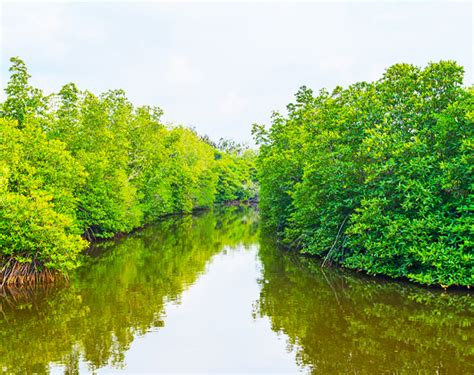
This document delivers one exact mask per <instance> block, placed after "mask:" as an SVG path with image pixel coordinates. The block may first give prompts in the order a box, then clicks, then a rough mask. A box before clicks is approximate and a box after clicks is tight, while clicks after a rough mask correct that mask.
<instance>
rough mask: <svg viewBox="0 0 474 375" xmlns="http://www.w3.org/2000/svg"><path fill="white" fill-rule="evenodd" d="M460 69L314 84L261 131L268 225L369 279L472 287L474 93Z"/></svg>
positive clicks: (398, 69)
mask: <svg viewBox="0 0 474 375" xmlns="http://www.w3.org/2000/svg"><path fill="white" fill-rule="evenodd" d="M462 82H463V68H462V67H460V66H458V65H456V64H455V63H454V62H450V61H442V62H439V63H431V64H429V65H428V66H427V67H426V68H424V69H421V68H418V67H416V66H412V65H408V64H398V65H394V66H392V67H390V68H389V69H387V70H386V72H385V74H384V75H383V77H382V78H381V79H379V80H378V81H376V82H371V83H367V82H360V83H357V84H354V85H351V86H349V87H347V88H342V87H337V88H335V89H334V90H333V91H332V92H328V91H326V90H321V91H320V92H319V93H317V94H316V95H315V94H314V93H313V92H312V91H311V90H309V89H308V88H306V87H302V88H301V89H300V90H299V91H298V93H297V94H296V101H295V103H291V104H289V105H288V107H287V108H288V114H287V115H286V116H284V115H281V114H279V113H275V114H274V115H273V117H272V125H271V127H270V129H269V130H266V129H265V128H264V127H263V126H261V125H254V128H253V132H254V136H255V139H256V141H257V142H258V143H259V144H260V145H261V146H260V153H259V156H258V161H257V170H258V178H259V183H260V206H261V215H262V220H263V222H264V223H265V224H266V225H267V226H269V227H273V228H275V229H276V230H277V232H278V234H279V235H280V236H281V238H282V240H283V242H284V243H285V244H286V245H287V246H290V247H294V248H297V249H299V250H300V251H301V252H303V253H308V254H315V255H319V256H321V257H324V262H326V261H333V262H336V263H339V264H341V265H343V266H345V267H348V268H353V269H358V270H364V271H367V272H368V273H369V274H383V275H388V276H391V277H396V278H398V277H403V278H407V279H409V280H412V281H415V282H418V283H422V284H434V285H441V286H444V287H446V286H451V285H460V286H471V285H474V251H473V244H474V218H473V211H474V198H473V187H474V180H473V166H474V152H473V148H474V127H473V122H474V89H473V87H468V88H465V87H463V85H462Z"/></svg>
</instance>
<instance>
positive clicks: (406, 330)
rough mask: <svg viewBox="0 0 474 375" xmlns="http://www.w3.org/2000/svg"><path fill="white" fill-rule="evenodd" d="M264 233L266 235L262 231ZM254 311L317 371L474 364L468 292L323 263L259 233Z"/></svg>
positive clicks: (448, 368) (453, 368)
mask: <svg viewBox="0 0 474 375" xmlns="http://www.w3.org/2000/svg"><path fill="white" fill-rule="evenodd" d="M262 237H264V236H262ZM260 259H261V261H262V263H263V271H262V272H263V274H262V282H261V285H262V290H261V294H260V300H259V303H258V304H257V305H258V306H257V309H256V310H257V311H256V313H257V314H260V315H261V316H268V317H269V318H270V319H271V322H272V329H273V330H274V331H277V332H284V333H285V334H286V335H287V336H288V341H289V347H290V348H291V347H293V348H295V350H296V353H297V360H298V363H299V365H301V366H309V367H311V368H312V369H313V371H314V372H321V373H387V372H393V371H394V370H396V369H398V370H401V371H402V372H408V373H410V372H419V371H422V372H424V371H426V372H429V373H434V372H436V371H440V372H448V373H471V372H472V371H473V370H474V351H473V349H472V348H473V347H474V342H473V336H472V329H473V325H474V302H473V300H472V297H471V296H470V295H467V294H466V293H459V294H451V293H450V294H447V293H443V292H442V291H439V290H430V289H422V288H420V287H416V286H413V285H406V284H404V283H397V282H393V281H386V280H381V279H373V278H370V277H365V276H356V275H354V274H353V273H349V272H346V271H345V270H341V269H332V268H327V267H326V268H325V269H324V270H322V269H321V268H320V265H319V263H318V262H316V261H315V260H314V259H310V258H304V257H295V256H293V255H292V254H290V253H286V254H284V255H282V253H281V251H278V253H277V250H276V247H275V245H274V243H272V241H271V240H269V239H268V238H267V239H266V238H262V239H261V249H260Z"/></svg>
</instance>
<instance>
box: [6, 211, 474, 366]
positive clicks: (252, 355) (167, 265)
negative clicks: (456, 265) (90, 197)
mask: <svg viewBox="0 0 474 375" xmlns="http://www.w3.org/2000/svg"><path fill="white" fill-rule="evenodd" d="M90 252H91V256H89V257H87V258H86V262H85V265H84V266H83V267H81V268H80V269H79V270H78V271H77V272H76V273H75V274H74V275H72V277H71V280H70V282H69V284H68V285H55V286H50V287H48V288H44V287H43V288H33V289H29V290H2V291H1V293H2V296H1V297H0V298H1V299H0V301H1V311H0V312H1V314H0V371H2V372H4V373H48V372H50V373H64V372H67V373H77V372H80V373H89V372H94V373H102V372H133V373H138V372H148V373H170V372H187V373H196V372H198V373H203V372H204V373H208V372H215V373H216V372H217V373H223V372H234V373H235V372H238V373H299V372H302V373H321V374H339V373H351V374H358V373H361V374H365V373H367V374H379V373H407V374H412V373H420V372H421V373H426V374H439V373H442V374H443V373H444V374H472V373H474V300H473V298H474V297H473V296H472V294H469V291H448V292H444V291H442V290H438V289H431V288H423V287H419V286H416V285H412V284H409V283H405V282H400V281H393V280H387V279H384V278H379V277H368V276H366V275H363V274H359V273H355V272H352V271H348V270H344V269H341V268H338V267H332V266H330V267H325V268H321V266H320V262H319V261H318V260H316V259H311V258H306V257H301V256H297V255H295V254H293V253H290V252H286V251H283V250H281V249H279V248H278V247H277V246H276V245H275V241H274V239H273V238H272V236H271V235H269V234H264V233H263V232H262V231H261V230H260V229H259V223H258V213H257V211H256V210H255V209H254V208H251V207H228V208H220V209H215V210H213V211H206V212H201V213H199V214H197V215H188V216H179V217H178V216H176V217H169V218H166V219H163V220H161V221H160V222H158V223H156V224H154V225H152V226H148V227H146V228H145V229H143V230H141V231H138V232H136V233H134V234H131V235H129V236H127V237H124V238H121V239H118V240H115V241H108V242H104V243H101V244H98V245H95V247H94V248H93V249H91V251H90Z"/></svg>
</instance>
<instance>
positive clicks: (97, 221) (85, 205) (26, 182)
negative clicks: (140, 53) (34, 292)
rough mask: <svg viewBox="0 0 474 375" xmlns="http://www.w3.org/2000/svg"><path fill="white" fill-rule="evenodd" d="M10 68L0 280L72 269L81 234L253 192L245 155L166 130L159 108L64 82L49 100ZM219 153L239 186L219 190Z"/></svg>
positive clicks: (1, 156)
mask: <svg viewBox="0 0 474 375" xmlns="http://www.w3.org/2000/svg"><path fill="white" fill-rule="evenodd" d="M11 62H12V67H11V68H10V72H11V73H12V75H11V80H10V82H9V83H8V85H7V88H6V90H5V91H6V93H7V99H6V101H5V102H4V103H2V104H1V105H0V109H1V112H0V184H1V185H0V208H1V212H0V283H1V282H3V281H4V280H3V278H5V277H6V276H5V275H7V274H8V272H9V271H10V270H11V269H12V268H11V267H12V262H13V261H14V262H16V263H15V264H18V262H22V264H28V265H29V266H31V267H28V270H27V275H26V276H28V277H29V276H31V275H30V271H31V272H36V267H40V268H44V267H46V269H48V270H50V269H53V270H59V271H61V272H66V271H68V270H71V269H73V268H74V267H76V266H77V265H78V263H79V262H78V254H79V253H80V251H81V250H82V249H84V247H85V245H86V242H85V241H84V240H82V239H81V236H82V237H83V238H86V239H88V240H92V239H96V238H110V237H112V236H114V235H115V234H117V233H124V232H130V231H131V230H133V229H134V228H137V227H140V226H142V225H143V224H144V223H148V222H151V221H153V220H156V219H157V218H159V217H160V216H163V215H166V214H172V213H180V212H191V211H192V210H193V209H195V208H204V207H210V206H211V205H212V204H214V202H216V200H217V201H219V202H222V201H223V197H232V199H246V198H247V197H248V196H250V194H252V193H250V192H251V191H254V190H255V186H254V184H255V179H254V178H253V177H252V176H253V175H254V170H255V168H254V158H253V156H252V155H250V153H249V152H247V153H245V154H244V155H239V156H237V155H232V156H231V155H230V154H229V155H228V152H226V151H222V150H217V148H216V147H215V146H213V145H212V144H211V143H212V142H210V140H209V139H208V138H206V137H202V138H201V137H199V136H198V135H197V134H196V132H195V131H194V130H191V129H187V128H184V127H166V126H164V125H163V124H162V123H161V115H162V113H163V112H162V111H161V110H160V109H159V108H152V107H139V108H134V107H133V105H132V104H131V103H130V102H129V101H128V99H127V98H126V96H125V93H124V92H123V91H122V90H112V91H108V92H106V93H104V94H101V95H99V96H96V95H94V94H92V93H90V92H87V91H86V92H82V91H80V90H79V89H78V88H77V87H76V86H75V85H74V84H72V83H69V84H67V85H65V86H64V87H63V88H62V89H61V90H60V91H59V93H57V94H52V95H50V96H49V97H45V96H44V95H43V93H42V92H41V91H40V90H38V89H35V88H33V87H31V86H30V85H29V78H30V76H29V75H28V72H27V69H26V66H25V64H24V63H23V61H21V60H20V59H19V58H13V59H11ZM216 155H220V156H222V158H223V159H225V160H231V161H232V168H233V173H235V176H237V177H236V181H238V183H236V184H235V186H234V185H233V186H228V187H224V188H223V187H222V186H221V187H219V190H218V181H219V178H222V176H223V173H221V171H222V169H221V168H220V166H221V164H220V163H219V161H218V160H217V159H216ZM238 184H240V185H241V186H238ZM242 185H245V186H242ZM227 189H229V190H231V193H228V192H227ZM236 190H238V194H235V192H236ZM216 198H218V199H216ZM22 269H23V268H22ZM22 272H23V273H25V272H26V271H25V272H24V270H23V271H21V272H19V273H18V275H17V276H18V280H23V279H22V277H23V276H25V275H24V274H22ZM48 275H49V274H48Z"/></svg>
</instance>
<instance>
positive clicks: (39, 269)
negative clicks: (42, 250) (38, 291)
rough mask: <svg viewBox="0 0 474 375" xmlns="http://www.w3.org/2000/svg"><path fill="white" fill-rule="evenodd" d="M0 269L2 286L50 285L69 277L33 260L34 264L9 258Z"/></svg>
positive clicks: (0, 284) (0, 283)
mask: <svg viewBox="0 0 474 375" xmlns="http://www.w3.org/2000/svg"><path fill="white" fill-rule="evenodd" d="M2 263H3V265H2V266H1V267H2V268H1V269H0V286H4V285H6V286H27V285H35V284H48V283H52V282H54V281H56V280H64V279H67V276H66V275H64V274H62V273H60V272H58V271H55V270H51V269H49V268H46V267H43V266H42V264H41V263H40V262H39V261H37V260H35V259H34V260H33V261H32V262H26V263H24V262H19V261H18V260H16V259H14V258H9V259H7V260H6V261H4V262H2Z"/></svg>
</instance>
